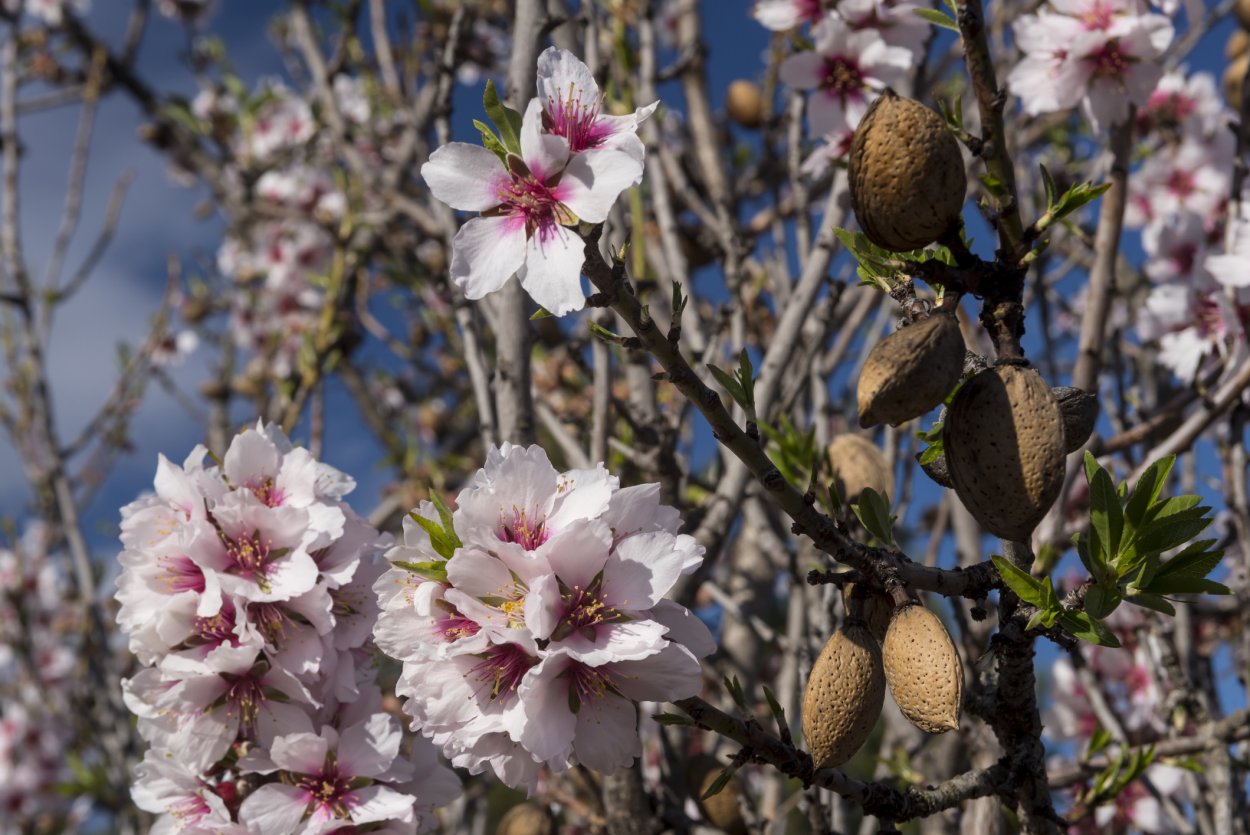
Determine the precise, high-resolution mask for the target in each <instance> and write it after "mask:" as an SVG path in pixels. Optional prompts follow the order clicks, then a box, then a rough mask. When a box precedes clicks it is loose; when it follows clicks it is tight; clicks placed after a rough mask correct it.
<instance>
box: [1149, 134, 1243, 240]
mask: <svg viewBox="0 0 1250 835" xmlns="http://www.w3.org/2000/svg"><path fill="white" fill-rule="evenodd" d="M1233 146H1234V138H1233V136H1232V134H1222V133H1217V134H1215V135H1214V136H1212V137H1211V138H1210V139H1209V140H1202V139H1199V138H1195V137H1193V136H1185V137H1184V138H1183V139H1182V140H1181V141H1180V143H1178V144H1176V145H1169V146H1166V147H1164V148H1162V149H1160V150H1159V151H1158V152H1156V153H1153V154H1151V155H1150V156H1149V157H1147V158H1146V161H1145V162H1144V163H1142V166H1141V168H1139V169H1137V170H1136V171H1134V172H1133V175H1132V176H1131V177H1129V186H1128V190H1129V191H1128V198H1129V199H1128V205H1127V206H1126V207H1125V211H1124V222H1125V223H1126V224H1128V225H1130V226H1141V225H1144V224H1147V223H1150V222H1151V221H1154V220H1156V219H1165V220H1166V219H1167V218H1171V217H1174V216H1175V215H1178V214H1180V213H1181V212H1186V211H1188V212H1194V213H1196V214H1197V215H1198V216H1200V217H1201V218H1202V219H1203V221H1204V222H1205V223H1208V224H1209V223H1211V221H1212V220H1213V219H1214V218H1215V216H1216V215H1217V214H1218V213H1219V212H1220V211H1221V210H1222V208H1223V205H1224V202H1225V201H1226V200H1227V199H1228V189H1229V182H1230V178H1231V176H1232V174H1231V172H1232V164H1233V151H1234V148H1233Z"/></svg>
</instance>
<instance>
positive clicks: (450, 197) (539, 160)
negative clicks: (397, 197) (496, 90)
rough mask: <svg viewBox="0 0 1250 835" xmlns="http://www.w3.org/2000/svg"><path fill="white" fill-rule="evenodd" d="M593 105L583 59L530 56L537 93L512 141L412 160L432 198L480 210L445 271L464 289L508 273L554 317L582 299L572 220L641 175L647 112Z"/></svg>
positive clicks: (605, 203) (578, 243)
mask: <svg viewBox="0 0 1250 835" xmlns="http://www.w3.org/2000/svg"><path fill="white" fill-rule="evenodd" d="M603 105H604V99H603V96H602V95H601V94H600V93H599V87H598V85H597V84H596V83H595V79H594V77H593V76H592V75H591V74H590V70H589V69H587V67H586V65H585V64H583V63H582V62H581V61H579V60H578V59H577V58H576V57H574V56H573V54H572V53H570V52H567V51H565V50H563V49H557V48H555V47H551V48H549V49H547V50H546V51H545V52H543V53H542V55H541V56H539V59H538V97H537V98H535V99H532V100H531V101H530V103H529V106H528V107H527V108H526V110H525V114H524V116H523V117H522V118H521V121H520V130H519V135H518V136H517V139H516V142H515V143H510V142H508V141H507V140H505V141H504V142H503V143H501V144H500V145H499V147H497V148H496V149H495V150H488V149H487V148H484V147H480V146H477V145H470V144H467V143H464V142H452V143H450V144H448V145H444V146H443V147H441V148H439V149H438V150H436V151H435V152H434V153H433V154H431V155H430V159H429V161H428V162H426V163H425V165H423V166H422V167H421V176H422V177H423V178H424V179H425V182H426V184H427V185H428V186H429V187H430V191H431V193H433V195H434V196H435V197H436V198H438V199H439V200H441V201H443V202H444V203H446V204H447V205H449V206H451V207H452V208H453V209H459V210H462V211H468V212H480V213H481V214H480V216H479V217H476V218H473V219H471V220H469V221H468V222H467V223H465V224H464V225H463V226H462V227H461V228H460V231H459V232H458V233H457V234H456V239H455V241H454V243H453V247H452V262H451V278H452V280H453V281H454V282H455V283H456V286H458V287H459V288H461V289H462V290H463V291H464V292H465V295H466V296H468V297H469V298H471V299H480V298H482V297H483V296H485V295H486V294H488V293H492V292H494V291H496V290H498V289H500V288H502V287H503V285H504V284H505V283H506V282H507V281H508V279H509V278H511V277H512V276H513V275H516V276H517V278H518V279H520V281H521V286H522V287H524V288H525V290H526V292H528V293H529V294H530V296H531V297H532V298H533V299H534V301H536V302H538V304H540V305H542V306H543V307H544V308H546V309H547V310H548V311H550V312H551V313H554V314H555V315H557V316H562V315H564V314H565V313H569V312H571V311H574V310H580V309H581V308H582V307H583V306H584V305H585V302H586V299H585V295H584V293H583V292H582V285H581V270H582V264H583V263H584V261H585V254H584V244H583V242H582V239H581V237H580V236H579V235H578V234H577V232H576V229H575V227H576V225H577V223H578V222H579V221H585V222H587V223H602V222H604V221H605V220H607V217H608V212H609V211H610V210H611V208H612V205H613V204H614V203H615V202H616V199H617V197H619V196H620V194H621V192H622V191H624V190H625V189H626V188H628V187H629V186H631V185H637V184H638V183H640V182H641V181H642V171H643V156H644V149H643V145H642V141H641V140H640V139H639V138H638V136H637V129H638V125H639V124H640V123H641V122H642V121H643V120H644V119H646V118H647V117H648V116H650V115H651V113H652V111H653V110H654V109H655V104H652V105H649V106H647V107H644V108H642V109H640V110H637V111H635V112H634V113H631V114H627V115H622V116H611V115H608V114H606V113H604V112H603ZM504 133H505V134H507V131H505V132H504Z"/></svg>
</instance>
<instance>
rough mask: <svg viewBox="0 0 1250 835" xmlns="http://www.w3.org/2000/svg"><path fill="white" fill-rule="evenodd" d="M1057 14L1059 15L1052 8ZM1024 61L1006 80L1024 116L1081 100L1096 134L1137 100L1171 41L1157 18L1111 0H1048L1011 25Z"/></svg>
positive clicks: (1166, 24) (1143, 97)
mask: <svg viewBox="0 0 1250 835" xmlns="http://www.w3.org/2000/svg"><path fill="white" fill-rule="evenodd" d="M1056 12H1057V13H1056ZM1013 30H1014V32H1015V36H1016V43H1017V44H1018V45H1019V46H1020V49H1021V51H1022V52H1023V53H1024V58H1023V60H1021V62H1020V63H1019V64H1017V65H1016V66H1015V68H1013V69H1012V71H1011V73H1010V75H1009V76H1008V78H1007V83H1008V86H1009V87H1010V88H1011V90H1012V92H1013V93H1015V94H1016V95H1017V96H1019V97H1020V100H1021V102H1022V103H1023V104H1024V111H1025V112H1026V113H1028V114H1030V115H1037V114H1040V113H1051V112H1055V111H1060V110H1066V109H1069V108H1071V107H1075V106H1076V105H1077V104H1080V105H1081V108H1082V110H1083V111H1084V113H1085V117H1086V119H1087V120H1088V121H1089V123H1090V126H1091V127H1092V128H1093V129H1094V130H1095V131H1101V130H1103V129H1105V128H1106V127H1108V126H1110V125H1111V124H1115V123H1121V122H1123V121H1124V120H1125V119H1127V118H1128V113H1129V105H1130V104H1136V105H1143V104H1145V103H1146V101H1147V99H1148V97H1149V96H1150V93H1151V91H1153V90H1154V88H1155V85H1156V84H1157V83H1158V81H1159V79H1160V77H1162V75H1163V68H1162V65H1161V64H1160V62H1159V60H1158V59H1159V57H1160V56H1161V55H1162V54H1163V50H1164V49H1166V48H1167V46H1168V44H1169V43H1171V41H1172V34H1173V29H1172V24H1171V22H1170V21H1169V20H1168V19H1167V18H1166V17H1163V16H1162V15H1156V14H1138V13H1137V10H1136V8H1135V7H1134V6H1133V5H1132V4H1130V3H1128V2H1117V0H1052V2H1051V3H1050V4H1049V8H1046V9H1043V10H1041V11H1040V12H1039V13H1038V14H1036V15H1024V16H1023V17H1021V18H1020V19H1018V20H1017V21H1016V22H1015V23H1014V24H1013Z"/></svg>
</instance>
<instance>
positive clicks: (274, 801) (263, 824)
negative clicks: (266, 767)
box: [239, 783, 308, 835]
mask: <svg viewBox="0 0 1250 835" xmlns="http://www.w3.org/2000/svg"><path fill="white" fill-rule="evenodd" d="M307 808H308V799H307V797H306V796H305V792H304V791H303V790H302V789H297V788H295V786H284V785H281V784H280V783H270V784H268V785H264V786H261V787H260V788H259V789H257V790H256V791H255V792H254V793H252V794H251V795H248V798H247V800H244V801H243V805H242V806H241V807H239V820H240V821H241V822H243V823H244V824H246V825H247V827H248V830H249V831H252V832H264V833H266V835H290V833H292V832H294V831H295V829H296V827H298V826H299V822H300V820H301V819H302V818H303V817H304V811H305V810H306V809H307Z"/></svg>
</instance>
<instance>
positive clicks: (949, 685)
mask: <svg viewBox="0 0 1250 835" xmlns="http://www.w3.org/2000/svg"><path fill="white" fill-rule="evenodd" d="M881 656H882V661H883V664H884V666H885V680H886V682H887V683H888V684H889V686H890V695H891V696H893V697H894V703H895V704H897V705H898V708H899V710H901V711H902V712H903V715H904V716H906V717H907V720H908V721H909V722H911V723H912V724H913V725H915V726H916V727H917V728H919V729H920V730H922V731H924V732H925V733H931V734H941V733H946V732H947V731H953V730H955V729H956V728H958V727H959V711H960V707H961V705H962V703H963V692H964V670H963V666H962V665H961V664H960V663H959V653H957V652H956V651H955V644H954V642H953V641H952V640H951V636H950V633H949V632H947V631H946V627H945V626H943V625H942V621H941V619H940V618H938V616H937V615H935V614H933V613H932V612H930V611H929V610H928V609H926V608H925V607H924V606H922V605H920V604H919V603H909V604H906V605H904V606H903V607H901V608H899V609H896V610H895V612H894V617H892V618H891V619H890V626H889V628H888V629H887V630H886V633H885V641H884V642H883V645H882V648H881Z"/></svg>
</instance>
